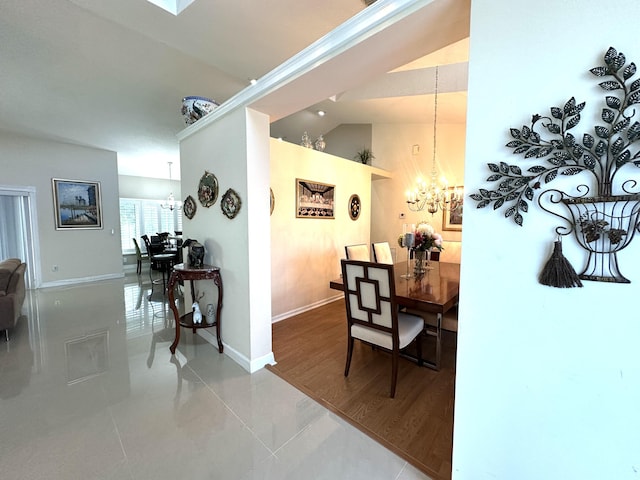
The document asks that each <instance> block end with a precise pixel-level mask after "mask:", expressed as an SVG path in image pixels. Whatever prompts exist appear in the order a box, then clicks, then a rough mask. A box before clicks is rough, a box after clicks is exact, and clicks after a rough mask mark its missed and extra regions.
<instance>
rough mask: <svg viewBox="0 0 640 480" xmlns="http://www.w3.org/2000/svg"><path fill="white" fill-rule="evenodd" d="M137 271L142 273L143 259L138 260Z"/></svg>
mask: <svg viewBox="0 0 640 480" xmlns="http://www.w3.org/2000/svg"><path fill="white" fill-rule="evenodd" d="M136 273H137V274H138V275H140V274H141V273H142V260H138V261H137V264H136Z"/></svg>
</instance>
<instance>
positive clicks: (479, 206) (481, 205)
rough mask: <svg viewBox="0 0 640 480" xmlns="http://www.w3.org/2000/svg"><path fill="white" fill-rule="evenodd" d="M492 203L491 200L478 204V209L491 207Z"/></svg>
mask: <svg viewBox="0 0 640 480" xmlns="http://www.w3.org/2000/svg"><path fill="white" fill-rule="evenodd" d="M490 203H491V202H490V201H489V200H482V201H481V202H478V208H484V207H486V206H487V205H489V204H490Z"/></svg>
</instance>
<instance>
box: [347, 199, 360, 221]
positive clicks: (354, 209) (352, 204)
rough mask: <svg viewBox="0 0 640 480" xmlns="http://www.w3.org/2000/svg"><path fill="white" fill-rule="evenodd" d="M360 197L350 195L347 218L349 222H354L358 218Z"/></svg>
mask: <svg viewBox="0 0 640 480" xmlns="http://www.w3.org/2000/svg"><path fill="white" fill-rule="evenodd" d="M361 207H362V205H361V204H360V197H359V196H358V195H355V194H354V195H351V198H349V217H350V218H351V220H356V219H357V218H358V217H359V216H360V209H361Z"/></svg>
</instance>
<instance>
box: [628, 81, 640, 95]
mask: <svg viewBox="0 0 640 480" xmlns="http://www.w3.org/2000/svg"><path fill="white" fill-rule="evenodd" d="M638 89H640V78H639V79H638V80H634V81H633V82H632V83H631V85H629V91H631V92H635V91H636V90H638Z"/></svg>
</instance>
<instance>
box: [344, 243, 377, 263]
mask: <svg viewBox="0 0 640 480" xmlns="http://www.w3.org/2000/svg"><path fill="white" fill-rule="evenodd" d="M344 251H345V253H346V255H347V260H362V261H364V262H369V261H371V256H370V253H369V246H368V245H367V244H366V243H361V244H358V245H347V246H346V247H344Z"/></svg>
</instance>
